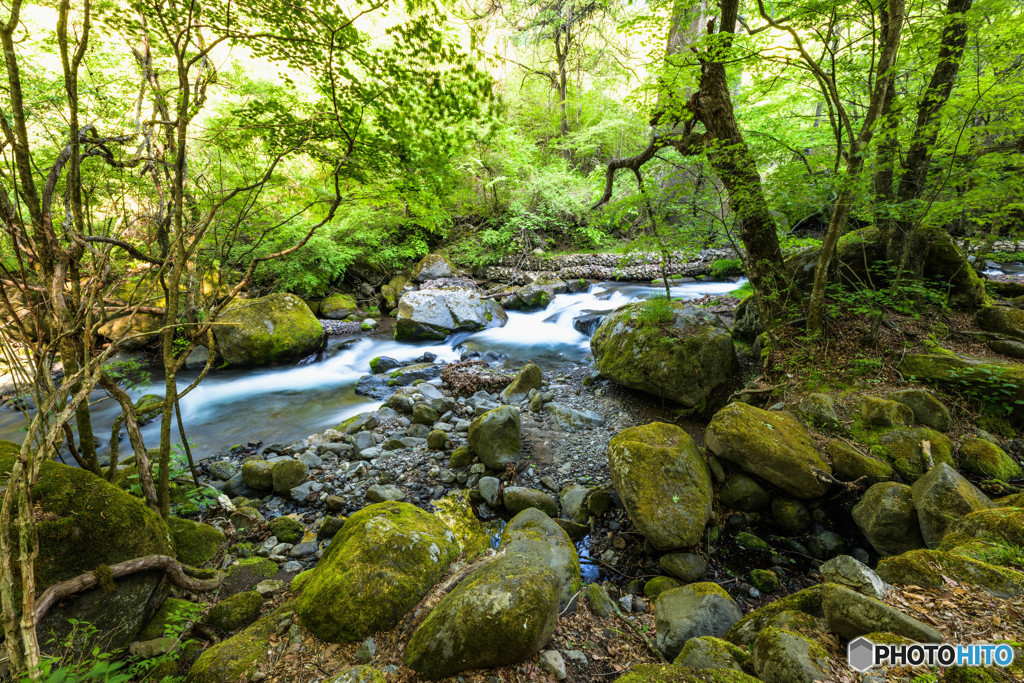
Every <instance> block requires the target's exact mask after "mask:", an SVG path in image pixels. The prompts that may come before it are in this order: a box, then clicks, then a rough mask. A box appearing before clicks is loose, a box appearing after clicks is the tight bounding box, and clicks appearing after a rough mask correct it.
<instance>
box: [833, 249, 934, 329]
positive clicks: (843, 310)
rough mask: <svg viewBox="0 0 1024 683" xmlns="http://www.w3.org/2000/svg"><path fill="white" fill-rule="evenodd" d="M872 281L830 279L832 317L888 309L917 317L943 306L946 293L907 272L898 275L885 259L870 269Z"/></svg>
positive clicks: (868, 314)
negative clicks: (846, 281) (835, 280)
mask: <svg viewBox="0 0 1024 683" xmlns="http://www.w3.org/2000/svg"><path fill="white" fill-rule="evenodd" d="M869 270H870V273H871V281H872V283H874V285H872V284H871V283H864V284H858V285H856V286H848V285H846V284H844V283H842V282H833V283H831V284H830V285H829V286H828V289H827V290H826V291H827V294H828V298H829V302H828V311H829V314H830V315H832V316H836V317H838V316H840V315H843V314H849V313H852V314H854V315H862V316H866V317H868V318H881V317H884V316H885V315H886V314H887V313H889V312H890V311H894V312H896V313H899V314H901V315H910V316H913V317H914V318H920V317H921V313H922V312H923V311H926V310H928V309H929V308H931V307H940V308H941V307H944V306H945V296H944V294H943V292H942V289H941V288H939V287H931V286H929V283H927V282H926V281H924V280H922V279H920V278H916V277H912V276H910V275H909V274H908V275H905V276H903V277H897V276H896V275H895V272H894V269H893V268H892V267H891V266H890V264H889V263H888V262H887V261H877V262H876V263H874V264H872V266H871V268H870V269H869Z"/></svg>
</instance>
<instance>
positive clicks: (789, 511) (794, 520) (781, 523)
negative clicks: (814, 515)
mask: <svg viewBox="0 0 1024 683" xmlns="http://www.w3.org/2000/svg"><path fill="white" fill-rule="evenodd" d="M772 522H774V523H775V528H776V529H778V530H779V532H780V533H783V534H790V535H793V534H802V533H803V532H805V531H807V527H809V526H810V525H811V512H810V510H808V509H807V506H806V505H804V504H803V503H802V502H801V501H799V500H796V499H794V498H776V499H775V500H773V501H772Z"/></svg>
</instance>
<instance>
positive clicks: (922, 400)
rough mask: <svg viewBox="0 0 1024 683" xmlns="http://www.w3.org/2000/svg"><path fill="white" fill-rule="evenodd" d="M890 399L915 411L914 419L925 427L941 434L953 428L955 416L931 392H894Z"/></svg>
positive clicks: (908, 390)
mask: <svg viewBox="0 0 1024 683" xmlns="http://www.w3.org/2000/svg"><path fill="white" fill-rule="evenodd" d="M889 398H891V399H892V400H894V401H898V402H900V403H902V404H903V405H905V406H907V407H908V408H910V409H911V410H912V411H914V419H915V420H917V421H918V422H920V423H921V424H923V425H924V426H925V427H931V428H932V429H936V430H938V431H940V432H948V431H949V430H950V429H952V427H953V416H952V415H950V414H949V408H947V407H946V406H945V404H943V403H942V401H940V400H939V399H937V398H935V396H933V395H932V393H931V392H929V391H925V390H924V389H905V390H903V391H896V392H893V393H892V394H890V395H889Z"/></svg>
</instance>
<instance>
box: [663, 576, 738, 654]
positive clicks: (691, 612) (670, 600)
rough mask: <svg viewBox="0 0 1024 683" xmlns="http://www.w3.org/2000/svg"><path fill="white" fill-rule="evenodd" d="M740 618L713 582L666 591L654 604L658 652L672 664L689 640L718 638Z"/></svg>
mask: <svg viewBox="0 0 1024 683" xmlns="http://www.w3.org/2000/svg"><path fill="white" fill-rule="evenodd" d="M742 616H743V613H742V612H740V608H739V606H738V605H737V604H736V601H735V600H733V599H732V598H731V597H729V594H728V593H726V592H725V589H723V588H722V587H721V586H719V585H718V584H716V583H694V584H690V585H689V586H683V587H681V588H673V589H672V590H667V591H665V592H663V593H661V594H660V595H659V596H658V599H657V600H655V601H654V623H655V630H656V632H657V645H658V649H659V650H661V651H662V652H664V653H665V656H666V657H668V659H669V661H672V660H673V659H675V658H676V657H677V656H678V655H679V653H680V652H681V651H682V649H683V645H684V644H685V643H686V641H688V640H689V639H691V638H699V637H700V636H715V637H717V638H721V637H722V636H724V635H725V633H726V631H728V630H729V629H730V628H731V627H732V625H733V624H735V623H736V622H737V621H739V620H740V617H742Z"/></svg>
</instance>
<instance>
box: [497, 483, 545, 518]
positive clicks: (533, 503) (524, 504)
mask: <svg viewBox="0 0 1024 683" xmlns="http://www.w3.org/2000/svg"><path fill="white" fill-rule="evenodd" d="M501 496H502V500H503V501H504V502H505V508H506V509H507V510H508V511H509V512H511V513H512V514H513V515H517V514H519V513H520V512H522V511H523V510H526V509H528V508H536V509H538V510H540V511H541V512H543V513H544V514H546V515H547V516H548V517H557V516H558V503H557V502H556V501H555V499H554V498H553V497H552V496H551V495H550V494H547V493H544V492H543V491H540V490H538V489H529V488H526V487H525V486H508V487H506V488H505V489H504V490H503V491H502V494H501Z"/></svg>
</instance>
